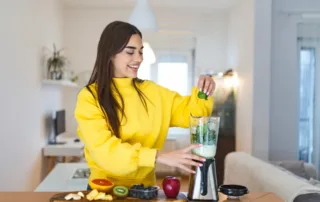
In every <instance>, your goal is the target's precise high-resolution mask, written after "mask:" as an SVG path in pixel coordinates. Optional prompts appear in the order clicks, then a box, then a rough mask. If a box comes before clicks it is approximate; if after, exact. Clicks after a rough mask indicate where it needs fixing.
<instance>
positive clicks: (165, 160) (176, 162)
mask: <svg viewBox="0 0 320 202" xmlns="http://www.w3.org/2000/svg"><path fill="white" fill-rule="evenodd" d="M201 146H202V145H198V144H193V145H190V146H188V147H185V148H183V149H179V150H174V151H169V152H160V151H158V153H157V158H156V163H161V164H165V165H167V166H173V167H177V168H181V169H183V170H185V171H187V172H189V173H195V172H194V171H193V170H191V169H190V168H188V166H192V165H193V166H202V163H201V162H204V161H205V160H206V159H205V158H202V157H200V156H197V155H194V154H190V153H189V151H191V150H192V149H195V148H198V147H201ZM194 160H195V161H194ZM196 161H199V162H196Z"/></svg>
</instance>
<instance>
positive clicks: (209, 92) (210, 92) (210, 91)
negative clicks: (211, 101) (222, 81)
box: [207, 83, 213, 96]
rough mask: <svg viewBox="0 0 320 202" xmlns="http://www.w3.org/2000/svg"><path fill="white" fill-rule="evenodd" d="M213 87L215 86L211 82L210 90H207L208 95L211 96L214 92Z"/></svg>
mask: <svg viewBox="0 0 320 202" xmlns="http://www.w3.org/2000/svg"><path fill="white" fill-rule="evenodd" d="M212 87H213V84H212V83H210V86H209V87H208V92H207V95H208V96H210V95H211V94H212Z"/></svg>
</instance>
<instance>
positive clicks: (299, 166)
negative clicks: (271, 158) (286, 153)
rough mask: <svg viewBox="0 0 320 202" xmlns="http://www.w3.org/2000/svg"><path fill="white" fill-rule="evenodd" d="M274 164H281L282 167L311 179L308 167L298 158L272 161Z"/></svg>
mask: <svg viewBox="0 0 320 202" xmlns="http://www.w3.org/2000/svg"><path fill="white" fill-rule="evenodd" d="M272 164H274V165H277V166H281V167H282V168H285V169H286V170H288V171H290V172H292V173H293V174H295V175H297V176H299V177H302V178H305V179H309V178H310V176H308V174H307V172H306V169H305V167H304V161H297V160H295V161H294V160H285V161H276V162H272Z"/></svg>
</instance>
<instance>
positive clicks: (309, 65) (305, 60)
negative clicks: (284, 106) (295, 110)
mask: <svg viewBox="0 0 320 202" xmlns="http://www.w3.org/2000/svg"><path fill="white" fill-rule="evenodd" d="M314 71H315V50H314V48H305V47H302V48H301V49H300V109H299V112H300V117H299V160H303V161H305V162H309V163H311V162H312V151H313V127H314V125H313V120H314V99H315V93H314V87H315V86H314V81H315V79H314Z"/></svg>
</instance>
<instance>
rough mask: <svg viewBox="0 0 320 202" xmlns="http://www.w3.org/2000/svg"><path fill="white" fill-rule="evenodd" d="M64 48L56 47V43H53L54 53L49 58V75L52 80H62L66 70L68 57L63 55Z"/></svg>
mask: <svg viewBox="0 0 320 202" xmlns="http://www.w3.org/2000/svg"><path fill="white" fill-rule="evenodd" d="M62 51H63V48H62V49H60V50H57V49H56V45H55V44H53V55H52V56H51V57H50V58H49V59H48V60H47V72H48V74H47V77H48V79H52V80H61V79H62V78H63V74H64V72H65V68H66V67H65V66H66V63H67V62H68V60H67V58H66V57H65V56H63V55H61V52H62Z"/></svg>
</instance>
